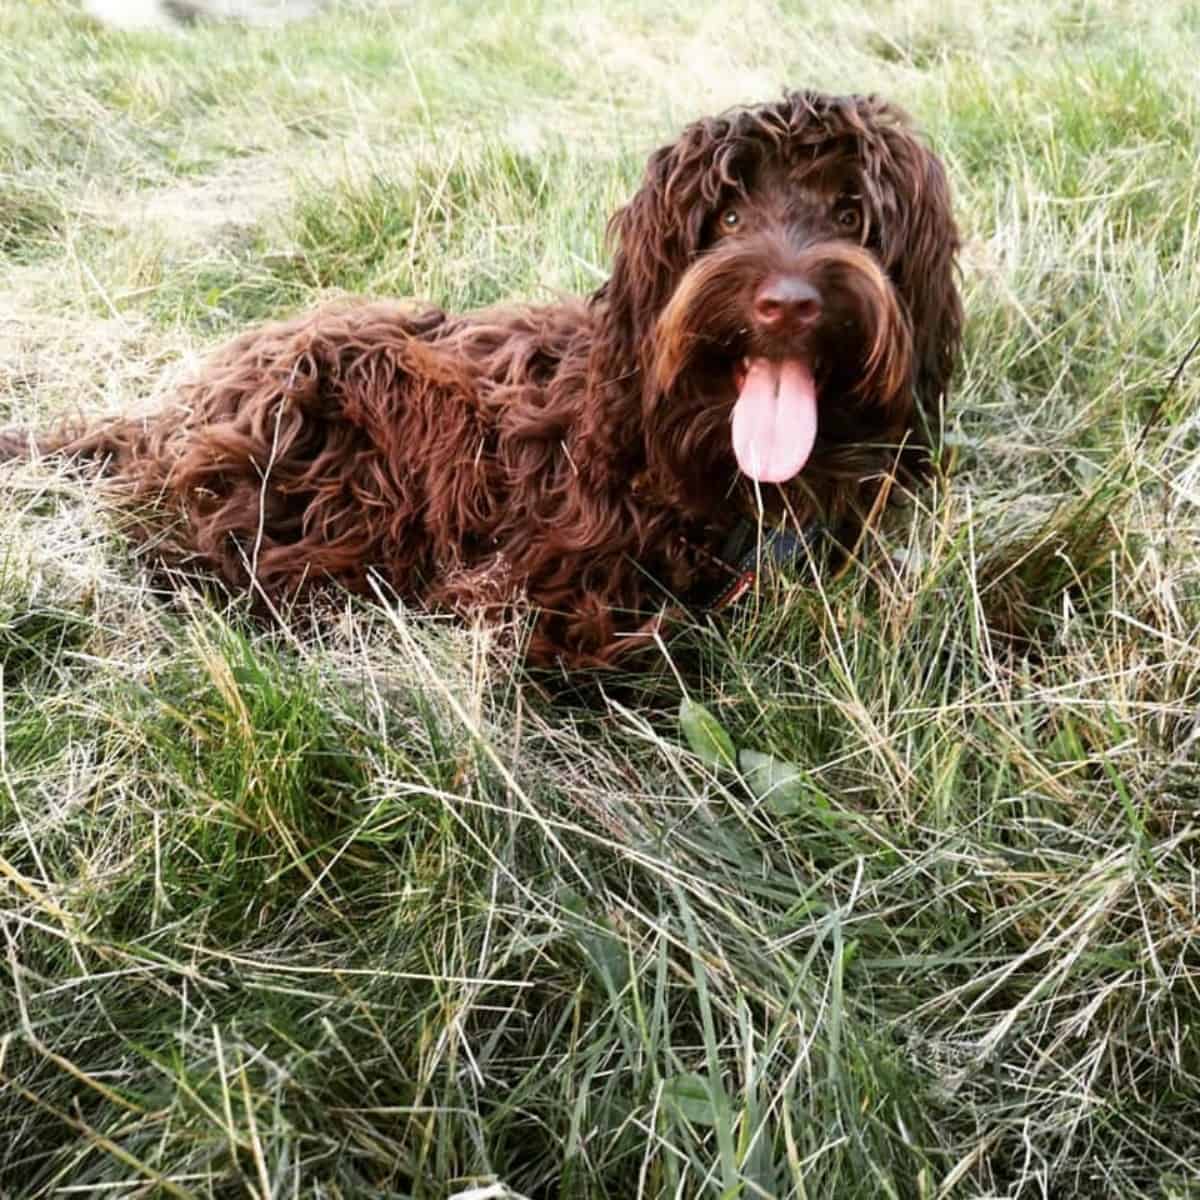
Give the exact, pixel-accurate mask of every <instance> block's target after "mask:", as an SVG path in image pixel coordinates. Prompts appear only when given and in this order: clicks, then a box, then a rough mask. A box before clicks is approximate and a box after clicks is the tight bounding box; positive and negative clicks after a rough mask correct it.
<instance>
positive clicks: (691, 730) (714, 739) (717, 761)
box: [679, 696, 737, 767]
mask: <svg viewBox="0 0 1200 1200" xmlns="http://www.w3.org/2000/svg"><path fill="white" fill-rule="evenodd" d="M679 725H680V727H681V728H682V729H683V736H684V737H685V738H687V744H688V745H689V746H690V747H691V748H692V750H693V751H694V752H695V754H696V756H697V757H698V758H702V759H703V760H704V761H705V762H706V763H708V764H710V765H711V766H714V767H732V766H734V765H735V763H736V762H737V755H736V752H735V751H734V748H733V739H732V738H731V737H730V736H729V734H728V733H726V732H725V729H724V727H723V726H722V725H721V723H720V722H719V721H718V720H717V718H716V717H714V716H713V715H712V713H710V712H709V711H708V709H707V708H705V707H704V705H703V704H697V703H696V702H695V700H691V699H689V698H688V697H687V696H684V698H683V699H682V700H680V702H679Z"/></svg>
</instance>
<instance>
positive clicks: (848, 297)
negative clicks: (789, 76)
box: [5, 91, 962, 669]
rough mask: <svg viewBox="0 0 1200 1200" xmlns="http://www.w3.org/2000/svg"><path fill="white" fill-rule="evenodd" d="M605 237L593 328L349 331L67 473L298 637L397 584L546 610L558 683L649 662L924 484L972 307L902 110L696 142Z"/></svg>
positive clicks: (328, 336) (169, 557)
mask: <svg viewBox="0 0 1200 1200" xmlns="http://www.w3.org/2000/svg"><path fill="white" fill-rule="evenodd" d="M609 232H610V236H611V239H612V242H613V243H614V258H613V264H612V273H611V276H610V277H609V279H608V280H607V282H605V283H604V284H603V285H602V286H601V287H600V288H599V289H598V290H597V291H596V292H595V293H594V294H592V295H591V296H590V297H587V298H586V299H581V300H572V301H567V302H564V303H558V304H552V305H548V306H545V307H524V308H519V307H504V308H498V309H493V310H488V311H483V312H478V313H474V314H470V315H465V316H456V315H448V314H446V313H444V312H442V311H440V310H438V309H433V308H428V309H411V308H406V307H404V306H401V305H398V304H393V303H384V302H357V303H348V304H347V303H341V304H334V305H329V306H326V307H324V308H321V309H319V310H317V311H315V312H312V313H309V314H307V315H303V316H300V317H297V318H295V319H292V320H287V321H283V322H282V323H278V324H272V325H269V326H267V327H265V328H261V329H257V330H253V331H251V332H248V333H246V334H244V335H243V336H240V337H238V338H237V339H236V340H234V341H233V342H231V343H230V344H229V345H227V346H225V348H224V349H221V350H219V351H218V352H217V353H216V354H215V356H214V357H213V358H212V360H211V361H210V362H209V363H208V365H207V366H206V367H205V368H204V369H203V371H202V373H201V374H200V375H199V377H198V378H197V379H195V380H194V382H191V383H190V384H188V385H186V386H184V387H183V388H182V389H181V391H180V393H179V394H178V397H177V400H176V402H174V403H169V404H167V405H166V406H165V407H164V408H163V409H162V410H161V411H159V412H158V413H157V414H155V415H152V416H150V417H148V418H143V419H133V418H130V417H125V418H117V419H112V420H109V421H104V422H100V423H97V424H95V425H93V426H92V427H90V428H86V427H85V428H76V429H66V428H64V429H62V430H60V431H59V432H58V434H56V435H54V436H50V437H46V438H42V439H41V441H40V447H41V450H42V451H43V452H46V453H49V452H56V453H61V454H67V455H73V456H76V458H77V459H79V460H92V461H94V462H96V463H98V464H100V466H101V469H102V470H103V472H104V473H105V474H106V475H107V476H108V477H109V478H110V479H111V480H112V481H113V482H114V484H115V485H116V486H117V488H118V491H119V494H120V495H121V496H122V497H123V498H124V499H125V500H126V501H129V502H131V503H133V504H135V505H137V506H138V509H139V512H140V513H141V514H142V516H141V517H140V519H139V523H138V525H137V528H138V529H139V531H140V532H141V535H142V536H144V537H146V538H147V539H153V542H154V546H155V550H154V553H155V554H156V555H157V556H159V557H160V558H162V559H163V560H164V561H166V562H167V563H168V564H169V565H179V564H186V565H188V566H189V567H194V566H199V567H201V568H202V569H203V570H204V571H205V572H208V573H211V574H214V575H215V576H216V577H217V578H219V579H220V580H221V581H222V582H223V583H224V584H225V585H226V586H227V587H228V588H229V589H232V590H233V591H236V592H242V591H249V592H250V594H251V598H252V600H253V601H254V603H255V604H257V605H260V606H266V607H268V608H269V609H271V610H272V611H279V610H281V609H282V608H283V607H285V606H286V605H288V604H290V603H291V602H293V601H295V600H296V599H297V598H300V597H302V596H304V595H306V594H309V593H312V592H314V591H316V590H319V589H322V588H327V587H330V586H336V587H341V588H344V589H347V590H349V591H350V592H355V593H367V592H369V591H370V590H371V589H372V586H373V585H372V580H373V579H374V580H375V582H376V584H379V583H381V584H383V585H384V586H386V587H387V588H389V589H391V590H393V591H394V592H395V593H396V594H397V595H399V596H401V597H405V598H410V599H412V600H416V601H418V602H422V603H424V604H426V605H429V606H432V607H434V608H449V609H453V610H456V611H458V612H460V613H482V614H484V615H485V617H487V618H500V617H503V616H505V615H507V614H510V613H511V612H513V611H514V608H515V607H516V606H520V605H528V606H529V608H530V609H531V611H532V617H531V625H530V633H529V637H528V641H527V644H526V647H525V652H526V657H527V660H528V661H529V662H530V663H531V664H533V665H548V664H561V665H562V666H563V667H565V668H568V669H572V668H578V667H596V666H601V667H603V666H613V665H616V664H620V663H623V662H625V661H627V660H628V658H629V657H630V655H631V654H632V652H634V651H635V650H636V649H637V648H638V647H639V646H644V645H645V644H646V642H647V640H648V639H651V640H652V639H653V637H654V635H655V633H656V631H657V629H658V625H659V622H660V621H661V620H662V619H663V616H664V614H666V613H669V612H675V611H679V610H680V609H688V608H694V607H696V606H697V605H698V604H701V603H708V602H710V601H711V600H712V598H713V596H715V595H719V594H720V593H721V592H722V591H726V590H727V587H726V585H728V584H730V583H733V584H736V582H737V579H738V577H739V566H738V563H737V562H736V561H734V558H735V556H731V555H730V554H729V553H727V552H726V551H725V550H723V548H724V547H727V546H728V545H729V544H730V542H731V538H732V539H736V536H737V531H738V529H739V528H743V529H744V528H746V527H747V520H749V521H750V522H754V523H757V527H758V528H762V527H763V526H764V525H765V526H766V527H768V528H770V527H772V526H773V525H775V524H778V523H781V522H783V523H787V524H789V525H790V526H791V527H792V528H794V529H806V528H810V527H813V526H814V524H819V527H820V528H822V529H826V530H830V531H834V532H836V534H837V536H838V537H839V538H841V539H842V540H845V539H846V538H847V537H853V536H855V531H860V530H861V528H862V526H863V523H864V522H865V521H867V520H869V519H870V518H871V516H872V514H873V512H874V511H876V510H877V509H878V508H879V507H881V505H882V503H883V502H884V501H885V500H886V497H887V495H888V494H889V489H892V488H893V487H894V485H895V484H896V483H897V481H899V483H900V484H901V486H902V487H903V486H908V485H910V484H915V483H917V482H918V481H919V480H920V478H921V476H922V474H923V472H924V470H925V468H926V465H927V462H928V453H927V449H926V448H927V447H928V445H929V444H930V439H931V438H932V437H934V436H936V433H937V429H938V426H939V422H940V419H941V414H942V412H943V410H944V407H945V404H946V402H947V394H948V388H949V385H950V382H951V377H952V374H953V372H954V369H955V364H956V360H957V358H958V356H959V350H960V340H961V331H962V307H961V302H960V297H959V292H958V288H957V278H956V255H957V251H958V248H959V236H958V232H957V229H956V226H955V222H954V218H953V214H952V210H951V203H950V195H949V188H948V184H947V180H946V175H945V172H944V169H943V167H942V165H941V163H940V162H939V160H938V158H937V157H936V156H935V155H934V154H933V153H932V152H931V151H930V150H929V149H928V148H927V147H926V145H925V144H924V143H923V141H922V140H921V139H920V138H919V137H918V136H917V135H916V134H915V133H914V132H913V129H912V126H911V124H910V122H909V121H908V119H907V117H905V116H904V114H903V113H901V112H900V111H899V110H898V109H897V108H895V107H893V106H892V105H890V104H888V103H886V102H884V101H882V100H880V99H878V98H875V97H862V96H840V97H839V96H829V95H823V94H819V93H816V92H812V91H801V92H793V93H789V94H786V95H785V96H784V97H783V98H782V99H781V100H779V101H777V102H773V103H768V104H764V105H760V106H757V107H747V108H740V109H736V110H732V111H730V112H727V113H725V114H723V115H720V116H716V117H711V118H707V119H704V120H700V121H697V122H695V123H694V124H692V125H689V126H688V127H687V128H686V129H685V130H684V131H683V133H682V134H681V135H680V137H679V138H678V140H677V141H675V142H673V143H672V144H670V145H667V146H663V147H662V148H661V149H659V150H657V151H656V152H655V153H654V154H652V155H651V157H650V159H649V162H648V164H647V166H646V170H645V175H644V178H643V180H642V183H641V186H640V188H639V189H638V190H637V192H636V194H635V195H634V196H633V198H632V200H630V202H629V203H628V204H627V205H626V206H625V207H624V208H622V209H620V210H619V211H618V212H617V213H616V214H615V215H614V217H613V218H612V220H611V222H610V227H609ZM21 442H22V439H21V438H20V437H18V436H13V435H9V437H8V438H7V439H6V442H5V445H6V446H7V448H8V450H9V452H10V453H12V452H13V451H14V448H15V447H17V446H18V445H20V444H21ZM25 444H26V445H28V442H27V441H26V442H25ZM699 598H702V599H699Z"/></svg>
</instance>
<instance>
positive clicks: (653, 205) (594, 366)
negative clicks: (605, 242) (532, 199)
mask: <svg viewBox="0 0 1200 1200" xmlns="http://www.w3.org/2000/svg"><path fill="white" fill-rule="evenodd" d="M728 128H729V127H728V122H727V121H725V120H724V119H722V118H712V119H709V120H705V121H698V122H696V123H695V124H694V125H691V126H689V127H688V128H687V129H685V130H684V131H683V134H682V135H681V136H680V138H679V140H678V141H676V142H673V143H672V144H671V145H669V146H663V147H661V148H660V149H658V150H656V151H655V152H654V153H653V154H652V155H651V156H650V160H649V161H648V162H647V164H646V170H645V174H644V175H643V177H642V183H641V186H640V187H639V188H638V190H637V192H636V193H635V194H634V197H633V199H632V200H630V202H629V203H628V204H627V205H625V207H624V208H621V209H619V210H618V211H617V212H616V213H615V214H614V215H613V217H612V219H611V220H610V221H609V224H608V237H609V240H610V242H612V243H614V253H613V267H612V274H611V275H610V276H609V279H608V281H607V282H606V283H605V284H604V286H603V287H601V288H600V290H599V291H598V292H597V293H596V294H595V295H594V296H593V298H592V304H593V308H594V310H595V311H596V312H597V314H598V318H599V319H598V323H597V327H596V332H595V337H594V339H593V342H592V350H591V357H590V361H589V364H588V368H589V373H590V375H591V376H592V379H593V381H594V382H593V383H592V385H591V391H592V393H593V395H594V396H595V397H596V402H595V403H594V404H593V405H592V407H591V409H590V410H589V412H588V413H587V414H586V415H585V416H584V418H583V419H582V420H581V421H580V423H579V426H578V430H577V432H578V442H577V446H576V452H577V455H578V457H579V459H580V460H581V470H585V471H587V472H588V473H589V474H590V475H591V476H592V477H593V478H596V479H606V480H607V481H608V482H610V483H612V482H616V481H619V480H622V479H625V478H626V477H627V476H628V474H629V473H630V472H631V471H636V470H637V469H638V466H639V464H640V461H641V460H642V459H644V457H645V447H644V443H643V433H644V430H643V428H642V427H643V419H644V418H643V407H642V401H643V395H642V387H643V383H644V380H645V377H646V376H645V371H646V369H647V367H648V365H649V361H650V358H651V356H652V355H653V351H654V336H655V325H656V323H657V321H658V315H659V313H660V312H661V311H662V310H663V308H664V307H665V306H666V303H667V301H668V300H669V299H670V297H671V294H672V292H673V291H674V289H675V286H676V285H677V284H678V282H679V279H680V276H681V275H682V274H683V273H684V271H685V270H686V269H687V267H688V264H689V263H690V262H691V261H692V259H693V258H694V257H695V256H696V254H697V253H698V252H699V250H700V248H701V244H702V241H703V237H704V230H705V223H706V220H707V218H708V215H709V213H710V211H711V209H712V206H713V205H714V204H715V203H716V202H717V199H718V197H719V195H720V192H721V189H722V187H723V186H724V183H723V175H722V171H723V167H722V164H721V162H720V161H719V160H720V158H721V153H722V147H723V145H724V141H723V139H725V137H726V136H727V134H728Z"/></svg>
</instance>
